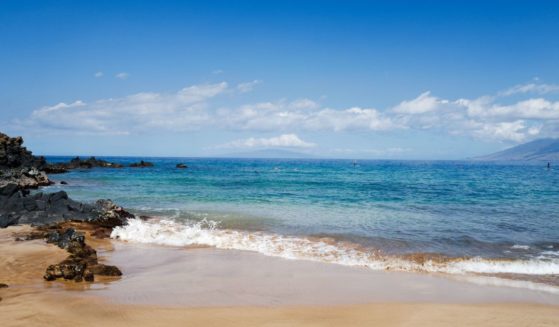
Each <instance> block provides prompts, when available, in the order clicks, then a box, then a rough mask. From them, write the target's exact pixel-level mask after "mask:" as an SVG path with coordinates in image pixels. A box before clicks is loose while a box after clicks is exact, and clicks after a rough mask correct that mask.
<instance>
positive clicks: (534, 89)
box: [499, 83, 559, 96]
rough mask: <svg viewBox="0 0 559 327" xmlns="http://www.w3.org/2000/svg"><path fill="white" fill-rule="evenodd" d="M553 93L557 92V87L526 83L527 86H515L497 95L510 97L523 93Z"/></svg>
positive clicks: (558, 89) (558, 86) (558, 87)
mask: <svg viewBox="0 0 559 327" xmlns="http://www.w3.org/2000/svg"><path fill="white" fill-rule="evenodd" d="M553 92H559V85H555V84H538V83H528V84H519V85H515V86H513V87H511V88H509V89H507V90H505V91H502V92H499V95H500V96H511V95H515V94H524V93H536V94H547V93H553Z"/></svg>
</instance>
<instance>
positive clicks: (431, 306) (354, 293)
mask: <svg viewBox="0 0 559 327" xmlns="http://www.w3.org/2000/svg"><path fill="white" fill-rule="evenodd" d="M21 228H22V227H17V228H8V229H4V230H0V282H3V283H7V284H9V285H10V287H9V288H7V289H0V297H2V298H3V299H2V301H0V317H1V319H2V326H44V325H47V324H49V325H54V326H99V325H103V324H104V325H107V326H132V325H133V326H162V325H164V326H175V325H176V326H235V325H236V326H297V325H299V326H348V325H352V326H355V325H357V326H359V325H361V326H371V325H380V326H447V325H454V326H472V325H482V326H556V325H559V306H557V305H558V304H559V296H558V295H555V294H552V293H549V292H541V291H530V290H526V289H521V288H510V287H498V286H490V285H489V286H488V285H476V284H472V283H468V282H464V281H459V280H455V279H449V278H446V277H441V276H435V275H421V274H411V273H392V272H372V271H370V270H367V269H361V268H352V267H343V266H336V265H331V264H321V263H316V262H304V261H292V260H285V259H279V258H271V257H265V256H263V255H259V254H255V253H248V252H241V251H226V250H215V249H210V248H198V249H178V248H167V247H152V246H142V245H136V244H126V243H121V242H117V241H101V242H96V246H95V247H96V248H97V250H98V252H99V255H100V258H102V259H103V260H105V262H108V263H109V264H115V265H117V266H119V267H120V268H121V269H122V270H123V272H124V276H123V277H122V278H121V279H120V280H103V281H97V282H96V283H94V284H86V283H81V284H80V283H74V282H58V281H57V282H44V281H43V280H42V274H43V273H44V269H45V267H46V266H47V265H48V264H52V263H55V262H58V261H60V260H62V259H64V258H65V257H66V256H67V253H66V252H65V251H63V250H61V249H58V248H57V247H55V246H52V245H47V244H45V243H44V242H42V241H40V240H37V241H26V242H15V241H13V238H12V236H11V234H12V232H13V231H15V230H18V229H21ZM23 228H25V227H23ZM103 244H104V245H103Z"/></svg>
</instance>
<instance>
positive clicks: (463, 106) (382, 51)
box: [0, 0, 559, 159]
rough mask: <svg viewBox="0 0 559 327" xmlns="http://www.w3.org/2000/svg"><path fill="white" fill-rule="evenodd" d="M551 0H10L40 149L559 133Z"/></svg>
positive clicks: (366, 145) (6, 105) (22, 129)
mask: <svg viewBox="0 0 559 327" xmlns="http://www.w3.org/2000/svg"><path fill="white" fill-rule="evenodd" d="M557 35H559V2H557V1H289V0H283V1H242V0H241V1H102V0H97V1H48V0H47V1H26V0H16V1H11V0H1V1H0V131H2V132H4V133H8V134H9V135H14V136H15V135H21V136H23V137H24V139H25V144H26V145H27V147H28V148H30V149H31V150H32V151H33V152H34V153H35V154H45V155H78V154H79V155H122V156H126V155H136V156H190V157H205V156H222V155H234V154H236V153H250V152H252V151H260V150H263V149H271V150H274V149H279V150H285V151H294V152H299V153H305V154H308V155H311V156H316V157H324V158H349V159H359V158H367V159H463V158H469V157H474V156H478V155H484V154H487V153H491V152H494V151H498V150H502V149H504V148H507V147H511V146H514V145H516V144H519V143H523V142H527V141H530V140H533V139H538V138H545V137H559V37H557Z"/></svg>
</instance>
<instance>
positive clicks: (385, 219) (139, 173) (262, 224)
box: [47, 157, 559, 260]
mask: <svg viewBox="0 0 559 327" xmlns="http://www.w3.org/2000/svg"><path fill="white" fill-rule="evenodd" d="M69 159H70V158H69V157H50V158H48V160H49V161H66V160H69ZM103 159H106V160H109V161H113V162H119V163H123V164H126V163H130V162H136V161H139V160H140V158H122V157H118V158H103ZM141 159H144V160H147V161H150V162H153V163H154V164H155V167H154V168H122V169H102V168H96V169H91V170H74V171H72V172H69V173H67V174H61V175H51V176H50V177H51V179H53V180H55V181H60V180H64V181H66V182H68V185H55V186H51V187H49V188H47V191H55V190H58V189H64V190H66V191H67V192H68V193H69V195H70V196H71V197H72V198H75V199H77V200H82V201H94V200H95V199H98V198H110V199H112V200H114V201H115V202H117V203H119V204H120V205H122V206H124V207H126V208H127V209H130V210H131V211H133V212H135V213H137V214H144V215H156V216H164V217H172V219H176V220H184V219H194V220H200V219H203V218H207V219H212V220H215V221H220V222H221V225H220V226H221V227H222V228H230V229H241V230H263V231H267V232H272V233H278V234H282V235H295V236H301V235H303V236H308V235H312V236H330V237H333V238H335V239H340V240H350V241H353V242H355V243H358V244H361V245H364V246H367V247H372V248H377V249H381V250H383V251H384V252H387V253H397V254H399V253H411V252H434V253H441V254H445V255H449V256H482V257H490V258H501V257H506V258H518V259H522V258H540V259H545V260H547V259H553V258H559V167H557V168H556V169H551V170H548V169H546V168H545V165H544V164H514V165H512V164H499V163H481V162H442V161H357V162H356V163H355V164H354V163H353V162H352V161H351V160H270V159H206V158H204V159H201V158H164V159H163V158H141ZM179 162H182V163H186V164H187V165H188V166H189V168H188V169H176V168H175V165H176V164H177V163H179ZM552 168H553V167H552ZM515 245H516V246H515ZM542 253H543V254H542Z"/></svg>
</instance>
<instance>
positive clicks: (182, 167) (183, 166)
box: [176, 163, 188, 169]
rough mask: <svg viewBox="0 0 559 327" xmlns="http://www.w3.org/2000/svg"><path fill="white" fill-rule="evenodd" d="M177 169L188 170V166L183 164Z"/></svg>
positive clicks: (178, 165)
mask: <svg viewBox="0 0 559 327" xmlns="http://www.w3.org/2000/svg"><path fill="white" fill-rule="evenodd" d="M176 167H177V168H179V169H186V168H188V166H187V165H185V164H183V163H179V164H177V165H176Z"/></svg>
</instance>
